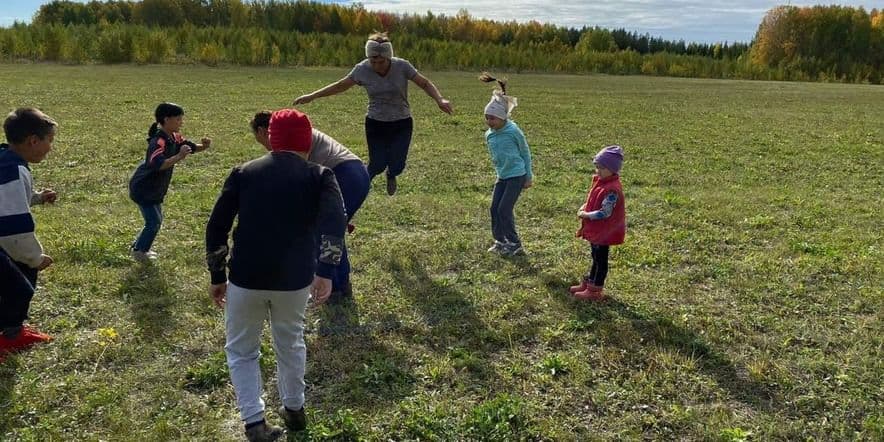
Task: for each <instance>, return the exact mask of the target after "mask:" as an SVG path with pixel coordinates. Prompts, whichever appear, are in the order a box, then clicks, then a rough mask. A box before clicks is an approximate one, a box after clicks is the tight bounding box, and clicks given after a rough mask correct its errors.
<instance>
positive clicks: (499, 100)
mask: <svg viewBox="0 0 884 442" xmlns="http://www.w3.org/2000/svg"><path fill="white" fill-rule="evenodd" d="M518 104H519V102H518V100H517V99H516V97H510V96H509V95H504V94H503V93H502V92H500V91H494V93H493V94H492V95H491V101H489V102H488V104H486V105H485V115H493V116H495V117H497V118H500V119H501V120H506V119H508V118H509V117H510V113H511V112H512V111H513V109H514V108H515V107H516V106H518Z"/></svg>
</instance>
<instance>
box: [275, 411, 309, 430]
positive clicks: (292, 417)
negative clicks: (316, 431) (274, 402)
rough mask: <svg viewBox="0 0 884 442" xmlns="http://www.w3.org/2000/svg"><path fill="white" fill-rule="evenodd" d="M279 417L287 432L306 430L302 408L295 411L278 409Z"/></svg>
mask: <svg viewBox="0 0 884 442" xmlns="http://www.w3.org/2000/svg"><path fill="white" fill-rule="evenodd" d="M279 415H280V416H282V420H284V421H285V426H286V428H288V429H289V431H301V430H304V429H306V428H307V414H306V413H304V407H301V409H300V410H295V411H292V410H289V409H288V408H285V407H279Z"/></svg>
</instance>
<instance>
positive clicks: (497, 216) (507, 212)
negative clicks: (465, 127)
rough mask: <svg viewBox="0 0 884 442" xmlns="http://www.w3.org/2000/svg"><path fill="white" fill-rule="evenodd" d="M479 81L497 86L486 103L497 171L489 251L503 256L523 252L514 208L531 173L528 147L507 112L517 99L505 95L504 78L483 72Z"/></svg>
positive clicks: (488, 140)
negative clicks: (492, 82)
mask: <svg viewBox="0 0 884 442" xmlns="http://www.w3.org/2000/svg"><path fill="white" fill-rule="evenodd" d="M479 79H480V80H482V81H484V82H491V81H496V82H497V83H498V84H499V85H500V89H499V90H495V91H494V92H493V94H492V95H491V101H489V102H488V104H487V105H485V124H487V125H488V130H487V131H486V132H485V142H486V143H487V144H488V152H489V153H490V154H491V162H492V163H493V164H494V169H495V171H496V172H497V182H496V183H495V184H494V192H493V193H492V196H491V234H492V236H493V237H494V245H493V246H491V248H490V249H488V251H489V252H493V253H499V254H501V255H504V256H513V255H524V254H525V250H524V249H523V248H522V240H521V239H520V238H519V234H518V232H516V218H515V213H514V209H515V206H516V201H517V200H518V199H519V195H521V194H522V189H527V188H529V187H531V185H532V184H533V183H534V174H533V173H532V171H531V150H530V149H529V147H528V142H527V141H526V140H525V134H524V133H523V132H522V129H520V128H519V126H518V125H516V123H515V122H514V121H512V120H510V113H511V112H512V110H513V108H515V107H516V105H517V104H518V103H517V100H516V98H515V97H511V96H509V95H507V94H506V80H498V79H496V78H494V77H492V76H491V75H489V74H488V73H483V74H482V75H481V76H480V77H479Z"/></svg>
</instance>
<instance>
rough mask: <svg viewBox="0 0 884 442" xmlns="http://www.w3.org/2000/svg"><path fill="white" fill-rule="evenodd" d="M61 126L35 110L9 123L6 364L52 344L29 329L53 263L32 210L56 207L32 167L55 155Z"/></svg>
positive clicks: (0, 234) (4, 220)
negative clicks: (43, 274)
mask: <svg viewBox="0 0 884 442" xmlns="http://www.w3.org/2000/svg"><path fill="white" fill-rule="evenodd" d="M57 128H58V124H57V123H56V122H55V121H54V120H53V119H52V118H49V117H48V116H47V115H46V114H44V113H43V112H41V111H40V110H38V109H34V108H19V109H16V110H15V111H13V112H11V113H10V114H9V115H8V116H7V117H6V121H4V122H3V131H4V132H5V134H6V140H7V141H8V142H9V144H5V143H4V144H0V360H2V359H3V357H4V356H5V355H6V354H7V353H11V352H15V351H19V350H24V349H26V348H29V347H31V346H33V345H34V344H38V343H40V342H47V341H49V340H51V339H52V338H51V337H49V336H48V335H45V334H43V333H40V332H38V331H36V330H34V329H32V328H30V327H28V326H27V325H24V321H25V320H26V319H27V318H28V309H29V308H30V305H31V298H32V297H33V296H34V289H35V288H36V287H37V272H39V271H40V270H43V269H45V268H47V267H49V266H50V265H51V264H52V258H50V257H49V256H47V255H45V254H44V253H43V247H42V246H41V245H40V241H38V240H37V237H36V235H35V234H34V218H33V216H31V210H30V206H31V205H33V204H42V203H54V202H55V199H56V197H57V195H56V193H55V192H53V191H52V190H43V191H41V192H35V191H34V190H33V188H34V180H33V178H32V177H31V171H30V168H29V167H28V164H29V163H39V162H41V161H43V159H44V158H46V155H47V154H49V151H50V150H52V142H53V141H54V139H55V132H56V130H57Z"/></svg>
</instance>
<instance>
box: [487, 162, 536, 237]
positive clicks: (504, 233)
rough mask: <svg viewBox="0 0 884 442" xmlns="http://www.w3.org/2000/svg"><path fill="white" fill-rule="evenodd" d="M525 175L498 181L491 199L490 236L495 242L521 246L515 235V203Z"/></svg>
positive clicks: (516, 234) (520, 191)
mask: <svg viewBox="0 0 884 442" xmlns="http://www.w3.org/2000/svg"><path fill="white" fill-rule="evenodd" d="M527 179H528V176H527V175H522V176H517V177H513V178H506V179H502V180H501V179H498V180H497V183H495V184H494V193H493V194H492V197H491V235H493V236H494V239H495V240H496V241H500V242H509V243H512V244H516V245H522V240H521V239H519V234H518V233H516V215H515V213H514V210H515V207H516V201H517V200H518V199H519V195H521V194H522V188H523V186H524V185H525V180H527Z"/></svg>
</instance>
